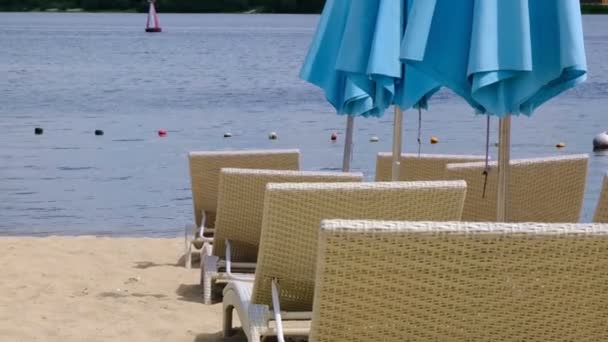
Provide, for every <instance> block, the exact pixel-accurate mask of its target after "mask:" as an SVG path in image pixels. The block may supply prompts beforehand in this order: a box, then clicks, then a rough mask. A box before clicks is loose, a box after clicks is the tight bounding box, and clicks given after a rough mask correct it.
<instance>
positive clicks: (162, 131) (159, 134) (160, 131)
mask: <svg viewBox="0 0 608 342" xmlns="http://www.w3.org/2000/svg"><path fill="white" fill-rule="evenodd" d="M165 135H167V131H165V130H164V129H160V130H158V136H159V137H164V136H165Z"/></svg>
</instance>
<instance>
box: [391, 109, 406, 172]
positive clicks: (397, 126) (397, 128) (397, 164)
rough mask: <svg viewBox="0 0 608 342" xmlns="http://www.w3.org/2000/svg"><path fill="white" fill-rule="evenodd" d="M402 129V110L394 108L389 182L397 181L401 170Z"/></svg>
mask: <svg viewBox="0 0 608 342" xmlns="http://www.w3.org/2000/svg"><path fill="white" fill-rule="evenodd" d="M402 129H403V110H401V107H399V106H395V121H394V123H393V164H392V166H393V167H392V173H391V180H393V181H398V180H399V173H400V169H401V144H402V142H401V130H402Z"/></svg>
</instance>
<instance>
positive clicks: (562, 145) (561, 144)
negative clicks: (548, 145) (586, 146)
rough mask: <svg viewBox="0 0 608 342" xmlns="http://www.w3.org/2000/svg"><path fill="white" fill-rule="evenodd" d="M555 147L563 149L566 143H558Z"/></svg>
mask: <svg viewBox="0 0 608 342" xmlns="http://www.w3.org/2000/svg"><path fill="white" fill-rule="evenodd" d="M555 147H557V148H564V147H566V143H565V142H559V143H557V145H555Z"/></svg>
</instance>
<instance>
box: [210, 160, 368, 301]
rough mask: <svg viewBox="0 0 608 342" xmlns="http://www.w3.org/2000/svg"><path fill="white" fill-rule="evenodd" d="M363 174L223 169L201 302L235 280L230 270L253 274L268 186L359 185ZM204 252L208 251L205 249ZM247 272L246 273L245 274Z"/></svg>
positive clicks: (235, 276) (236, 276)
mask: <svg viewBox="0 0 608 342" xmlns="http://www.w3.org/2000/svg"><path fill="white" fill-rule="evenodd" d="M362 180H363V174H361V173H345V172H320V171H319V172H313V171H282V170H255V169H222V170H221V173H220V181H219V188H218V204H217V208H218V211H217V220H216V225H215V237H214V239H213V252H212V253H211V254H210V255H203V256H202V258H203V259H202V261H201V283H202V284H203V298H204V302H205V303H207V304H210V303H211V296H212V293H213V288H214V284H215V281H216V280H218V279H235V278H236V279H238V278H239V276H238V275H233V274H232V273H231V271H232V270H231V268H230V267H227V265H229V266H231V267H233V268H240V269H241V270H243V269H244V270H243V271H246V273H253V271H255V261H256V260H257V254H258V246H259V244H260V231H261V230H262V216H263V211H264V194H265V192H266V185H267V184H268V183H304V182H306V183H319V182H322V183H327V182H361V181H362ZM205 250H206V251H208V250H210V249H205ZM247 269H248V271H247Z"/></svg>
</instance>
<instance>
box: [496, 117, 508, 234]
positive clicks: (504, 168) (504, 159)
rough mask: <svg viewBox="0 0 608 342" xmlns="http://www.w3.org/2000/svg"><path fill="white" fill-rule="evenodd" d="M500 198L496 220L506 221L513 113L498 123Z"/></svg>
mask: <svg viewBox="0 0 608 342" xmlns="http://www.w3.org/2000/svg"><path fill="white" fill-rule="evenodd" d="M498 131H499V142H498V198H497V201H496V204H497V207H496V221H498V222H506V221H507V219H508V217H509V215H508V206H507V205H508V200H509V186H508V185H509V173H510V168H509V161H510V159H511V157H510V151H511V115H507V116H505V117H504V118H502V119H500V121H499V123H498Z"/></svg>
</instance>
